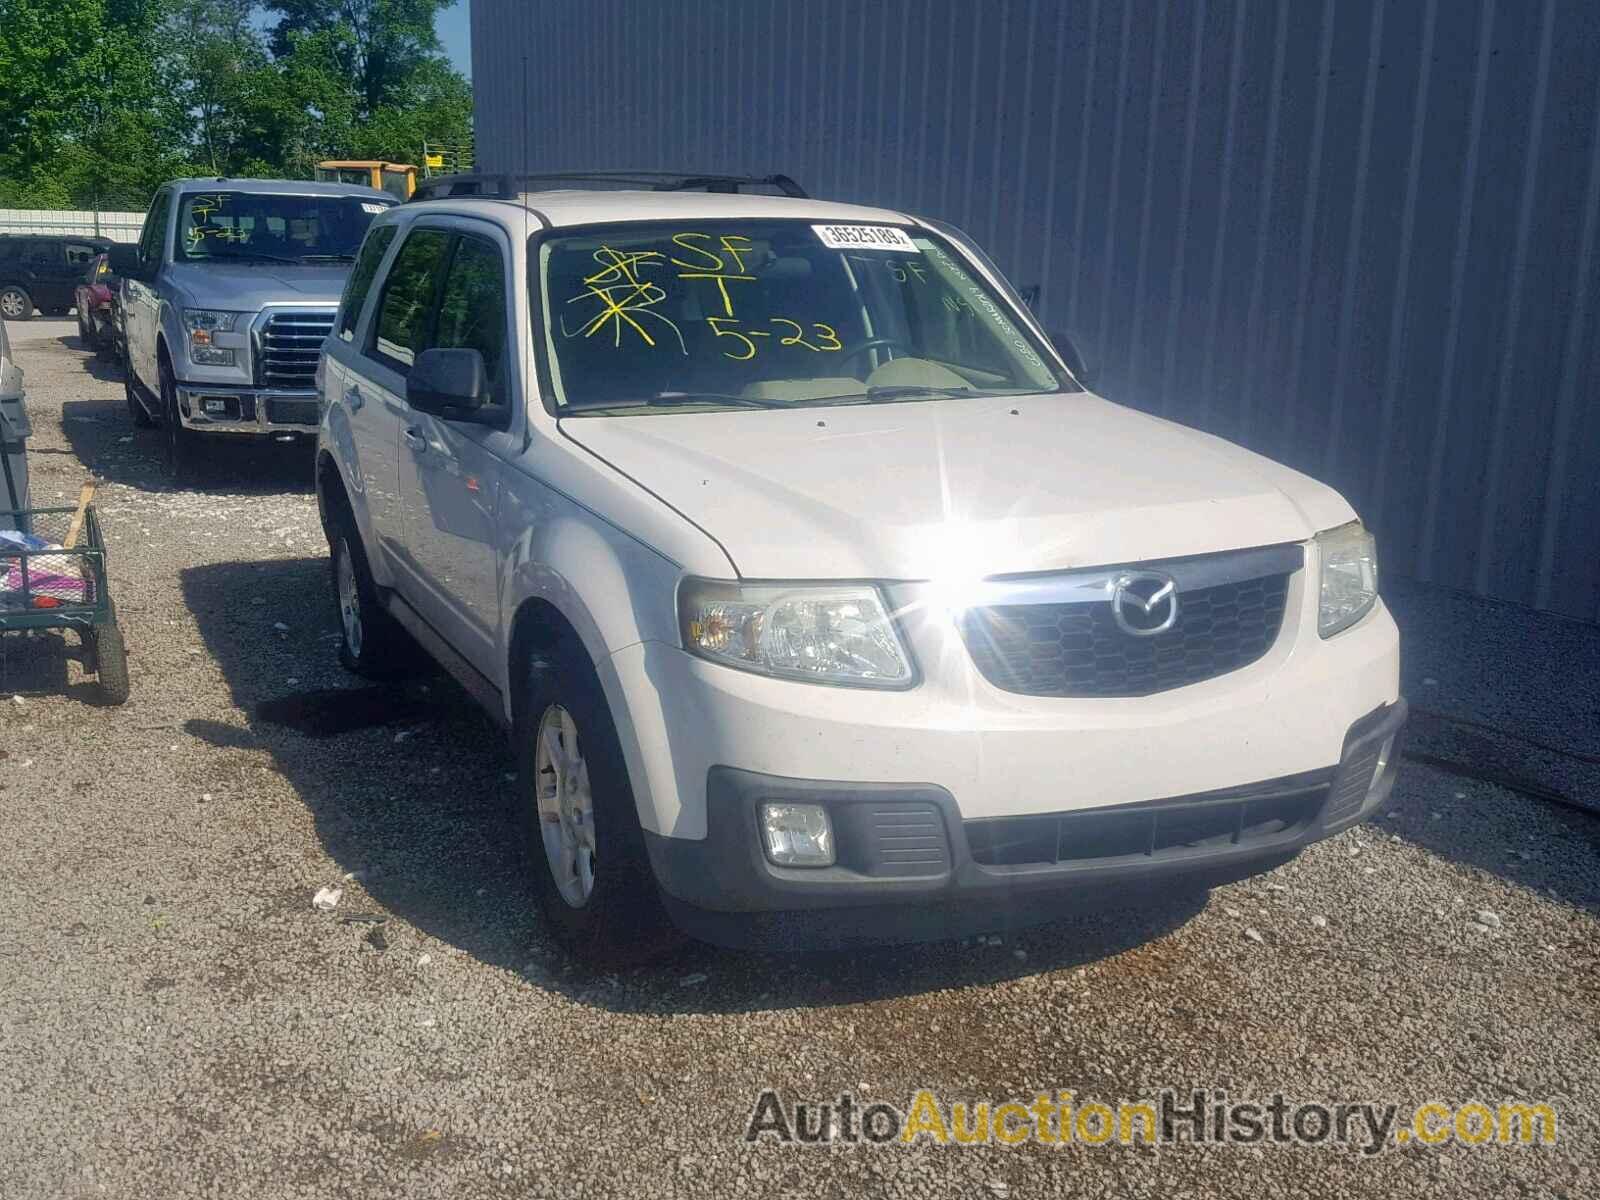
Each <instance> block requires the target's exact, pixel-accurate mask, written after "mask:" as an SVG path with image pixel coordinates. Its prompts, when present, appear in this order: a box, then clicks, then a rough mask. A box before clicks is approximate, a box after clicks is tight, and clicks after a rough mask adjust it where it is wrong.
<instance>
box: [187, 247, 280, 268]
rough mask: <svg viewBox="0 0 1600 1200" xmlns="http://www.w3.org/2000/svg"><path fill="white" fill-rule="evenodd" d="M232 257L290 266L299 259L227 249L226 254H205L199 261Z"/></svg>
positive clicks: (240, 259)
mask: <svg viewBox="0 0 1600 1200" xmlns="http://www.w3.org/2000/svg"><path fill="white" fill-rule="evenodd" d="M232 259H237V260H238V261H240V262H275V263H288V264H289V265H291V266H293V265H294V264H296V263H298V262H299V261H300V260H299V259H298V258H285V257H284V256H283V255H281V254H267V253H264V252H263V251H260V250H229V251H228V252H227V253H226V254H207V255H204V256H203V257H202V259H201V261H202V262H207V261H209V262H224V261H227V260H232Z"/></svg>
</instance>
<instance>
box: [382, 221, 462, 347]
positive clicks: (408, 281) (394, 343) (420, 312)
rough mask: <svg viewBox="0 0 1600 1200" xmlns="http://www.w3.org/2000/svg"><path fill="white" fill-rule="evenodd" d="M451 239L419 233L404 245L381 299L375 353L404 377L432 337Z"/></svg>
mask: <svg viewBox="0 0 1600 1200" xmlns="http://www.w3.org/2000/svg"><path fill="white" fill-rule="evenodd" d="M449 248H450V235H449V234H448V233H445V232H444V231H442V230H439V229H415V230H412V232H411V233H410V234H408V235H407V237H406V240H405V241H404V242H403V243H401V246H400V253H399V254H397V255H396V256H395V260H394V265H393V266H391V267H390V268H389V277H388V278H387V279H386V280H385V281H384V284H383V292H382V294H381V295H380V296H379V298H378V314H377V320H376V321H374V322H373V325H374V330H373V340H372V350H373V353H374V354H375V355H376V356H377V357H378V358H379V359H381V360H383V361H385V362H387V363H388V364H389V365H390V366H392V367H394V368H395V370H397V371H400V372H401V373H402V374H403V373H405V372H406V371H409V370H410V369H411V364H412V362H413V361H414V360H415V359H416V356H417V352H418V351H420V350H422V349H423V347H424V345H425V343H424V339H425V338H426V337H427V334H428V318H429V316H430V315H431V313H432V309H433V297H434V289H435V287H436V286H437V284H438V282H439V276H440V274H441V273H442V271H443V269H444V261H445V253H446V251H447V250H449Z"/></svg>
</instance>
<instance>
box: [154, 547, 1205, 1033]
mask: <svg viewBox="0 0 1600 1200" xmlns="http://www.w3.org/2000/svg"><path fill="white" fill-rule="evenodd" d="M328 588H329V584H328V567H327V561H326V560H325V559H320V558H319V559H312V558H300V559H279V560H271V561H266V562H235V563H220V564H215V565H210V566H198V567H191V568H187V569H185V570H184V571H183V572H182V589H183V596H184V599H185V601H186V602H187V604H188V607H189V609H190V610H191V611H192V613H193V614H194V617H195V620H196V622H197V624H198V626H199V629H200V633H201V635H202V637H203V638H204V640H205V643H206V646H207V648H208V650H209V652H210V654H211V655H212V657H213V658H214V659H215V661H216V664H217V666H218V668H219V669H220V671H221V673H222V675H223V677H224V679H225V680H226V682H227V685H228V687H229V689H230V691H231V693H232V699H233V702H234V703H235V704H236V705H237V706H238V708H239V709H241V710H242V711H243V712H244V713H245V714H246V720H247V724H246V725H245V727H244V728H242V729H241V728H240V727H239V726H237V725H232V724H225V723H221V722H216V721H191V722H189V723H188V724H187V725H186V726H185V727H184V728H185V731H186V732H187V733H189V734H190V735H191V736H195V737H198V738H200V739H202V740H205V741H207V742H210V743H212V744H214V745H219V746H223V747H227V748H230V749H234V750H244V751H265V752H266V753H267V754H268V755H270V756H271V761H272V763H273V769H274V770H275V771H276V772H278V773H280V774H281V775H282V776H283V777H284V778H285V779H286V780H287V781H288V783H289V784H290V785H291V786H292V787H293V788H294V790H295V792H296V793H297V794H298V795H299V797H300V798H301V800H302V801H303V803H304V804H305V805H306V807H307V809H308V810H309V811H310V813H311V815H312V817H313V818H314V820H315V824H316V830H317V834H318V836H319V837H320V839H321V840H322V843H323V846H324V848H325V849H326V851H327V852H328V854H329V855H330V856H331V857H332V858H333V860H334V861H335V862H336V863H337V864H338V869H339V873H340V874H341V875H342V874H345V873H352V872H354V873H359V876H360V877H359V878H358V879H357V880H353V881H347V882H346V883H345V884H344V887H345V897H344V899H343V901H342V902H341V903H340V906H339V909H338V910H337V913H336V914H335V915H334V916H333V917H331V918H327V919H338V920H347V919H351V918H354V919H356V920H358V921H361V920H364V921H366V922H369V923H372V925H373V927H374V928H376V929H386V930H387V932H385V933H383V934H381V935H379V936H378V937H377V939H376V944H377V945H378V946H379V947H382V946H384V945H385V944H387V943H389V942H392V941H394V940H395V939H397V938H400V937H403V936H404V931H403V928H402V927H401V926H400V925H399V922H404V923H406V924H409V925H411V926H414V927H415V928H416V929H418V930H420V931H422V932H424V933H426V934H428V935H431V936H433V937H436V938H439V939H441V940H443V941H445V942H447V943H449V944H451V945H453V946H455V947H458V948H459V949H461V950H463V951H465V952H466V953H468V954H470V955H471V956H472V957H474V958H476V959H478V960H480V961H481V962H483V963H485V964H487V965H489V966H491V967H495V968H499V969H503V970H505V971H509V972H512V973H514V974H516V975H517V976H519V978H521V979H522V980H523V981H524V983H525V984H526V986H529V987H536V988H542V989H546V990H550V991H554V992H557V993H560V994H563V995H566V996H568V997H569V998H572V999H574V1000H575V1001H578V1002H581V1003H585V1004H592V1005H596V1006H599V1007H603V1008H606V1009H609V1010H613V1011H619V1012H651V1013H662V1012H734V1011H750V1010H763V1009H770V1008H792V1007H796V1006H829V1005H837V1004H846V1003H860V1002H870V1001H875V1000H882V999H887V998H891V997H896V996H904V995H914V994H920V993H926V992H930V991H938V990H941V989H945V988H951V987H959V986H964V985H967V984H975V983H992V982H995V981H998V980H1005V979H1011V978H1017V977H1022V976H1028V975H1035V974H1038V973H1041V972H1047V971H1054V970H1060V969H1063V968H1070V967H1073V966H1076V965H1079V964H1082V963H1088V962H1093V961H1096V960H1099V959H1103V958H1106V957H1108V956H1111V955H1115V954H1118V953H1121V952H1123V951H1125V950H1129V949H1131V948H1133V947H1136V946H1139V945H1141V944H1143V943H1145V942H1148V941H1150V940H1152V939H1155V938H1158V937H1160V936H1162V935H1163V934H1165V933H1168V932H1170V931H1171V930H1173V929H1175V928H1177V927H1178V926H1180V925H1182V924H1183V923H1184V922H1186V921H1188V920H1190V919H1191V918H1192V917H1193V916H1195V915H1196V914H1197V913H1198V912H1199V911H1200V910H1201V909H1202V908H1203V907H1204V904H1205V897H1204V894H1203V893H1200V894H1197V893H1180V894H1175V895H1164V896H1162V897H1160V898H1154V899H1152V900H1151V901H1150V902H1149V904H1148V905H1147V906H1146V907H1144V908H1142V909H1138V910H1134V909H1127V910H1118V911H1114V912H1107V913H1103V914H1100V915H1097V916H1093V917H1081V918H1076V919H1072V920H1067V921H1061V922H1057V923H1055V924H1052V925H1046V926H1040V927H1037V928H1034V929H1031V930H1027V931H1022V932H1016V933H1011V934H1007V935H1005V937H1004V938H1003V939H995V941H994V942H992V943H991V942H982V943H979V942H976V941H971V942H968V943H960V942H938V943H928V944H922V945H916V946H906V947H889V948H873V949H871V950H866V951H863V950H855V951H848V952H846V951H840V952H830V953H812V954H778V953H774V954H757V953H743V952H732V951H726V950H720V949H716V948H713V947H710V946H706V945H702V944H700V943H695V942H688V941H686V942H684V943H683V944H682V945H681V946H679V947H677V948H676V949H674V950H673V951H672V952H671V953H669V954H667V955H666V956H665V957H664V958H662V959H660V960H657V961H655V962H653V963H651V964H649V965H647V966H641V967H635V968H631V969H627V970H623V971H619V972H615V973H601V972H594V971H590V970H587V969H585V968H583V967H580V966H577V965H575V964H573V963H571V962H570V960H568V959H567V958H566V957H565V955H564V954H563V953H562V952H561V951H560V949H559V948H558V947H557V946H555V944H554V943H553V942H552V941H551V940H550V938H549V937H548V936H547V935H546V933H545V931H544V929H543V927H542V922H541V919H540V918H539V916H538V915H537V911H536V908H535V904H534V899H533V893H532V889H531V887H530V886H529V884H528V882H527V878H526V874H525V870H524V866H523V860H522V857H521V853H520V850H519V834H518V830H517V823H516V821H515V819H514V816H513V800H514V792H515V788H514V776H513V774H512V772H513V771H514V767H515V764H514V762H513V759H512V757H511V754H510V753H509V751H508V749H507V746H506V741H505V738H504V735H503V734H502V733H501V732H500V731H499V730H498V729H497V728H496V727H495V726H494V725H493V724H492V723H491V722H490V721H489V720H488V718H487V717H485V716H484V715H483V714H482V713H481V712H480V711H479V710H478V709H477V708H476V707H475V705H474V704H473V702H472V701H471V700H470V699H469V698H468V697H467V696H466V694H465V693H464V692H462V691H461V690H460V689H459V688H458V687H457V686H456V685H455V684H454V683H453V682H452V681H451V680H449V679H447V678H444V677H442V676H440V675H430V676H427V677H425V678H422V679H419V680H417V681H413V682H411V683H408V684H405V685H395V686H392V687H388V688H382V689H379V688H373V687H371V686H368V685H365V684H363V683H362V682H361V681H359V680H356V679H354V678H352V677H350V676H348V675H346V674H344V673H343V671H342V670H341V669H340V668H339V667H338V664H337V660H336V657H335V650H336V646H337V631H336V627H335V624H334V614H333V611H332V606H331V603H330V601H329V592H328ZM262 598H265V599H266V602H267V603H268V604H270V606H271V608H272V610H274V611H290V612H296V613H302V614H304V617H303V618H302V619H301V620H300V621H298V622H297V625H300V626H302V627H300V628H291V629H289V630H288V631H281V630H274V629H273V628H272V627H271V626H270V625H267V624H266V623H264V622H261V621H249V620H242V619H241V618H242V617H245V616H247V615H248V614H250V613H252V612H260V611H262V609H261V608H260V607H258V602H259V601H260V600H261V599H262ZM313 664H315V665H313ZM291 679H292V680H294V681H295V682H296V684H297V685H298V689H297V687H294V686H289V684H288V682H287V681H289V680H291ZM306 685H311V686H310V688H309V691H306V690H303V689H305V688H306ZM329 689H342V691H341V693H340V694H336V695H334V696H332V697H330V696H329V695H328V691H329ZM345 693H347V694H348V699H347V701H346V700H345ZM319 713H320V714H322V717H320V718H319V716H318V714H319ZM269 718H270V719H269ZM321 721H331V722H332V723H333V724H336V725H338V726H340V727H342V728H343V730H344V731H343V732H339V733H335V734H332V735H331V736H314V735H309V734H308V733H307V732H305V731H306V730H316V731H317V732H318V733H325V730H324V729H318V724H319V722H321ZM297 725H298V726H299V728H296V726H297ZM256 882H257V883H258V884H259V885H260V886H271V884H270V883H269V882H268V881H256ZM330 882H334V881H333V880H330ZM309 899H310V897H309V895H306V896H301V897H298V898H297V900H296V907H300V906H304V911H305V912H306V914H307V919H324V918H323V916H322V914H312V913H311V910H310V905H309ZM378 918H386V919H387V926H384V925H378V924H376V922H377V919H378ZM368 939H369V940H368V947H369V948H368V949H363V950H361V952H363V953H367V952H372V951H371V949H370V947H371V946H372V945H373V935H372V934H370V933H369V934H368ZM378 952H384V951H383V950H382V949H380V950H379V951H378Z"/></svg>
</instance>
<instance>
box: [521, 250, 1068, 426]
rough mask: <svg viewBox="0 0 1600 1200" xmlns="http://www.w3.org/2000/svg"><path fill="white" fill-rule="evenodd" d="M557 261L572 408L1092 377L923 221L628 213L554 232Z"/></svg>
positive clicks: (558, 335) (883, 394)
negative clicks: (639, 218)
mask: <svg viewBox="0 0 1600 1200" xmlns="http://www.w3.org/2000/svg"><path fill="white" fill-rule="evenodd" d="M539 275H540V288H541V299H542V308H543V311H544V313H545V321H544V337H545V339H546V346H547V350H548V355H549V362H550V374H551V377H552V383H553V385H554V390H555V396H556V403H557V405H558V406H559V407H560V408H561V409H562V410H565V411H566V412H568V413H576V412H583V411H587V412H589V413H591V414H593V413H597V412H602V413H603V412H610V411H619V410H638V409H641V408H662V409H666V408H676V409H679V410H681V409H682V408H684V407H704V408H725V407H761V408H767V407H772V408H779V407H783V408H787V407H797V406H810V405H825V404H861V403H876V402H885V401H903V400H926V399H934V398H941V397H945V398H948V397H959V396H976V395H1004V394H1008V393H1020V392H1041V391H1060V390H1064V389H1067V388H1075V385H1074V384H1073V383H1072V382H1071V380H1070V378H1069V377H1067V376H1065V375H1064V374H1062V373H1061V372H1059V371H1058V369H1057V368H1055V367H1054V366H1052V365H1051V364H1050V362H1049V360H1048V359H1047V358H1045V356H1044V352H1043V349H1042V347H1041V346H1039V344H1038V343H1037V342H1036V341H1035V339H1034V338H1033V337H1032V336H1031V335H1030V334H1029V333H1028V332H1027V331H1026V330H1025V329H1023V328H1022V327H1021V325H1020V324H1019V323H1018V322H1017V321H1016V320H1015V318H1014V316H1013V313H1012V308H1011V306H1010V304H1009V303H1007V302H1006V301H1005V300H1003V299H1001V298H1000V297H998V296H997V295H996V294H995V292H994V291H993V290H992V289H991V288H990V287H989V286H988V285H987V284H986V283H985V282H983V280H982V279H981V278H980V277H978V276H977V275H976V274H975V273H974V272H973V271H972V270H970V269H969V268H968V266H967V265H966V264H965V263H964V262H963V260H962V259H960V258H959V257H958V256H957V254H956V252H955V251H954V250H952V249H950V248H949V247H948V245H947V244H946V243H945V242H944V241H943V240H942V239H939V238H937V237H935V236H933V235H930V234H927V233H924V232H922V231H920V230H904V229H899V228H894V227H890V226H876V225H822V224H812V223H809V222H802V221H706V222H697V223H694V224H682V223H674V224H648V225H646V224H637V225H613V226H607V227H605V228H603V229H595V230H589V231H583V232H579V233H575V234H571V235H566V236H557V237H551V238H547V239H545V240H544V241H543V242H541V243H540V246H539Z"/></svg>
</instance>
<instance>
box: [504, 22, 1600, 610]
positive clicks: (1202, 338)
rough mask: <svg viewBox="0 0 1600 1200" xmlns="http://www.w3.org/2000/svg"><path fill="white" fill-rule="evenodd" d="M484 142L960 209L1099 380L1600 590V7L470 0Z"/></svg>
mask: <svg viewBox="0 0 1600 1200" xmlns="http://www.w3.org/2000/svg"><path fill="white" fill-rule="evenodd" d="M472 20H473V39H472V41H473V74H474V78H475V80H476V84H477V90H478V130H477V135H478V143H477V144H478V152H479V157H480V161H481V163H482V165H483V168H484V169H488V170H497V169H518V168H524V167H526V168H528V169H552V168H556V167H561V168H569V167H606V166H609V167H615V166H625V167H635V168H664V169H676V168H682V167H693V168H695V169H701V170H727V171H750V172H770V171H774V170H782V171H786V172H789V173H791V174H793V175H795V176H796V177H797V178H798V179H800V180H801V182H802V183H804V184H805V185H806V186H807V187H808V188H809V189H810V190H811V191H812V193H813V194H815V195H820V196H827V197H830V198H837V199H843V200H856V201H864V202H870V203H874V204H883V205H887V206H890V207H899V208H904V209H911V210H915V211H918V212H921V213H926V214H928V215H932V216H936V217H939V218H941V219H944V220H949V221H952V222H954V223H955V224H957V225H960V226H961V227H963V228H965V229H966V230H968V231H969V232H970V233H971V234H972V235H973V236H974V237H976V238H977V239H978V240H979V241H980V242H982V243H983V244H984V245H986V246H987V247H988V248H990V250H991V251H992V252H993V253H994V255H995V257H996V259H997V260H998V261H999V262H1000V264H1001V266H1002V267H1003V268H1004V269H1005V270H1006V271H1007V272H1008V274H1010V276H1011V277H1012V279H1013V280H1014V281H1015V282H1016V283H1017V284H1018V285H1019V286H1023V287H1027V286H1029V285H1033V284H1037V285H1040V286H1041V288H1042V300H1041V311H1042V313H1043V316H1044V318H1045V322H1046V324H1047V325H1051V326H1053V327H1065V328H1068V329H1070V330H1071V331H1072V332H1073V333H1074V335H1075V336H1076V337H1077V338H1078V339H1079V341H1080V342H1081V344H1082V345H1083V347H1084V349H1085V351H1086V352H1087V353H1088V354H1089V355H1090V356H1091V357H1092V358H1093V359H1095V360H1096V361H1098V362H1100V363H1101V364H1102V365H1103V377H1102V383H1101V387H1102V390H1104V391H1105V392H1106V393H1107V394H1108V395H1110V396H1112V397H1114V398H1116V399H1119V400H1122V401H1125V402H1127V403H1130V404H1133V405H1136V406H1138V407H1141V408H1145V409H1149V410H1152V411H1155V412H1160V413H1165V414H1167V415H1169V416H1172V417H1174V418H1175V419H1177V420H1180V421H1185V422H1188V423H1191V424H1195V425H1199V426H1202V427H1204V428H1206V429H1210V430H1214V431H1215V432H1217V433H1220V434H1222V435H1223V436H1225V437H1230V438H1234V439H1237V440H1239V441H1242V442H1244V443H1245V444H1247V445H1250V446H1252V447H1254V448H1256V449H1259V450H1261V451H1263V452H1264V453H1266V454H1269V455H1271V456H1273V457H1274V458H1278V459H1281V460H1283V461H1285V462H1288V463H1290V464H1292V465H1294V466H1296V467H1299V468H1301V469H1303V470H1305V471H1308V472H1310V473H1311V474H1313V475H1316V476H1318V477H1320V478H1322V479H1325V480H1327V481H1328V482H1329V483H1331V484H1333V485H1334V486H1335V487H1337V488H1339V489H1340V490H1341V491H1343V492H1344V493H1345V494H1346V495H1347V496H1349V497H1350V499H1351V501H1352V502H1353V503H1354V504H1355V505H1356V506H1357V508H1358V509H1359V510H1360V511H1361V512H1362V513H1363V515H1364V516H1365V517H1366V519H1367V520H1368V522H1369V523H1370V524H1372V525H1373V526H1375V527H1376V529H1377V530H1378V533H1379V535H1380V537H1381V539H1382V545H1383V548H1384V553H1385V561H1386V563H1387V564H1388V566H1389V568H1390V569H1392V570H1395V571H1398V572H1401V573H1404V574H1411V575H1416V576H1419V577H1421V578H1424V579H1428V580H1431V581H1435V582H1439V583H1443V584H1447V585H1450V586H1454V587H1459V588H1463V589H1467V590H1471V591H1475V592H1478V593H1481V594H1484V595H1489V596H1495V597H1500V598H1504V599H1508V600H1513V601H1517V602H1520V603H1525V604H1533V605H1537V606H1539V607H1542V608H1549V609H1553V610H1555V611H1557V612H1562V613H1567V614H1570V615H1572V616H1576V617H1580V618H1583V619H1585V620H1600V482H1597V474H1596V467H1597V464H1600V405H1597V404H1595V403H1594V402H1593V396H1594V388H1593V387H1592V385H1591V383H1590V381H1591V379H1593V378H1594V376H1595V373H1596V368H1597V366H1600V362H1597V356H1600V351H1597V341H1600V338H1597V325H1600V303H1597V298H1596V296H1595V294H1594V293H1595V287H1594V283H1595V278H1594V277H1595V272H1596V267H1597V263H1600V259H1597V249H1596V239H1597V236H1600V232H1597V216H1596V210H1597V207H1600V6H1597V5H1594V4H1592V3H1590V2H1588V0H1366V2H1365V3H1354V2H1349V0H1344V2H1341V3H1337V4H1336V3H1335V2H1334V0H1320V2H1318V0H1276V2H1272V0H1139V2H1136V3H1119V2H1115V0H1072V2H1070V3H1069V2H1063V3H1053V2H1050V0H1000V2H994V0H991V2H989V3H984V4H976V3H971V2H970V0H969V2H964V3H958V2H954V0H915V2H913V0H881V2H876V3H872V4H864V3H861V2H860V0H771V2H766V0H759V2H750V0H746V2H744V3H739V2H736V0H676V2H674V3H672V4H660V3H653V2H652V3H643V2H630V0H539V2H537V3H526V2H524V0H473V14H472Z"/></svg>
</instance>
